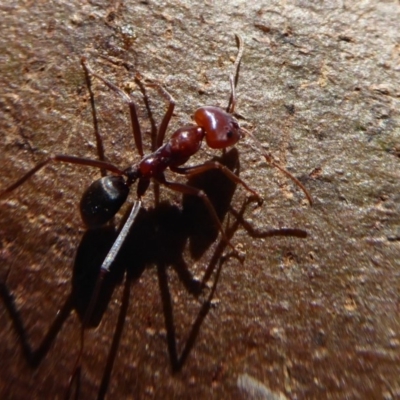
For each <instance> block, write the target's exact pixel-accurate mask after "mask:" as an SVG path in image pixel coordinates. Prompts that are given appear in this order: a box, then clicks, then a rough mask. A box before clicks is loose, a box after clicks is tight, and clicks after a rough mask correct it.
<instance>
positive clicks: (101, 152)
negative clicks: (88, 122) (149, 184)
mask: <svg viewBox="0 0 400 400" xmlns="http://www.w3.org/2000/svg"><path fill="white" fill-rule="evenodd" d="M81 65H82V68H83V72H84V73H85V80H86V86H87V88H88V92H89V97H90V105H91V108H92V118H93V128H94V136H95V138H96V147H97V155H98V157H99V160H101V161H105V155H104V146H103V139H102V138H101V136H100V132H99V123H98V121H97V111H96V105H95V102H94V94H93V91H92V81H91V79H90V74H89V70H88V69H87V66H86V64H85V63H84V61H83V60H81ZM106 175H107V173H106V170H104V169H102V170H101V176H102V177H104V176H106Z"/></svg>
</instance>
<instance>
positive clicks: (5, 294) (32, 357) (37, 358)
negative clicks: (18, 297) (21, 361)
mask: <svg viewBox="0 0 400 400" xmlns="http://www.w3.org/2000/svg"><path fill="white" fill-rule="evenodd" d="M0 297H1V298H2V300H3V303H4V306H5V308H6V310H7V312H8V314H9V316H10V318H11V321H12V324H13V326H14V330H15V332H16V334H17V337H18V340H19V342H20V345H21V348H22V353H23V355H24V358H25V359H26V361H27V363H28V364H29V366H30V367H32V368H37V367H38V366H39V364H40V363H41V361H42V360H43V359H44V357H45V356H46V355H47V353H48V351H49V350H50V347H51V345H52V344H53V342H54V339H55V338H56V337H57V335H58V332H59V331H60V330H61V328H62V326H63V324H64V322H65V321H66V320H67V318H68V317H69V315H70V314H71V311H72V309H73V304H74V302H73V295H72V294H70V295H69V296H68V298H67V300H66V301H65V303H64V305H63V306H62V308H61V309H60V310H59V312H58V313H57V315H56V317H55V319H54V321H53V323H52V324H51V325H50V327H49V329H48V331H47V333H46V335H45V336H44V338H43V340H42V342H41V343H40V345H39V346H38V348H37V349H36V350H33V349H32V346H31V345H30V343H29V338H28V333H27V330H26V328H25V326H24V323H23V321H22V318H21V315H20V313H19V311H18V310H17V307H16V305H15V302H14V296H13V295H12V294H11V292H10V291H9V289H8V287H7V286H6V285H5V284H4V283H2V282H1V283H0Z"/></svg>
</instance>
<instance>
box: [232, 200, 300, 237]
mask: <svg viewBox="0 0 400 400" xmlns="http://www.w3.org/2000/svg"><path fill="white" fill-rule="evenodd" d="M230 212H231V214H232V215H233V216H234V217H235V218H236V220H237V221H238V222H239V223H240V225H242V226H243V228H244V229H245V230H246V232H247V233H248V234H249V235H250V236H251V237H252V238H257V239H260V238H267V237H272V236H291V237H297V238H300V239H305V238H306V237H307V236H308V233H307V231H305V230H304V229H299V228H280V229H268V230H266V231H261V230H258V229H255V228H254V227H253V226H251V225H250V224H249V223H248V222H247V221H246V220H245V219H244V218H243V209H241V211H240V212H237V211H236V210H235V209H233V208H232V207H230Z"/></svg>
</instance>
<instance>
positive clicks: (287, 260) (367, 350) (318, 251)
mask: <svg viewBox="0 0 400 400" xmlns="http://www.w3.org/2000/svg"><path fill="white" fill-rule="evenodd" d="M5 3H6V2H2V4H1V6H0V10H1V18H0V19H1V27H2V40H1V41H0V46H1V48H0V54H1V61H2V62H1V66H0V69H1V74H0V113H1V116H0V131H1V135H0V149H1V150H0V162H1V177H0V184H1V186H0V187H2V188H4V187H6V186H7V185H8V184H10V183H12V182H14V181H15V180H16V179H17V178H18V177H20V176H21V174H23V173H24V171H27V170H28V169H29V168H31V167H32V166H33V165H34V164H35V163H37V162H38V161H40V160H42V159H44V158H45V157H46V155H48V154H52V153H56V152H58V153H66V154H73V155H79V156H85V157H96V146H95V139H94V137H93V125H92V119H91V112H90V103H89V98H88V94H87V89H86V86H85V81H84V75H83V72H82V69H81V67H80V57H81V56H82V55H85V56H86V57H87V58H88V59H89V61H90V63H91V65H92V66H93V68H94V69H95V70H96V71H98V72H99V73H101V74H103V75H104V76H107V77H108V78H109V79H110V80H112V81H113V82H114V83H116V84H117V85H119V86H120V87H122V88H125V89H127V90H128V89H129V88H131V89H132V90H133V96H134V98H135V99H136V100H137V101H138V104H139V105H140V106H139V114H140V120H141V121H142V124H143V130H144V132H145V136H146V137H148V133H149V132H151V125H150V122H149V118H148V110H147V109H146V108H145V107H144V105H143V101H142V97H141V92H140V91H139V90H138V88H137V87H136V86H135V84H134V79H133V77H134V74H135V72H136V71H139V72H140V73H142V74H144V75H146V76H149V77H152V78H154V79H157V80H159V81H161V82H162V83H163V84H164V85H165V87H167V88H168V90H169V91H170V92H171V94H172V95H173V96H174V98H175V99H176V100H177V108H176V112H175V115H174V118H173V121H172V123H171V129H170V131H172V130H173V128H174V127H175V128H176V127H179V126H181V125H182V124H184V123H187V122H188V121H190V115H191V114H192V113H193V111H194V110H195V109H196V108H197V107H198V106H201V105H225V104H226V101H227V98H228V94H229V83H228V79H227V76H228V74H229V73H230V72H231V71H232V61H233V60H234V57H235V54H236V46H235V40H234V33H240V34H241V35H242V36H243V39H244V41H245V43H246V50H245V56H244V59H243V62H242V68H241V74H240V79H239V86H238V107H237V111H238V113H240V115H241V117H242V120H241V123H242V124H243V125H244V126H246V127H247V128H249V129H250V128H251V129H255V130H254V132H255V134H256V135H257V136H258V137H259V139H260V140H261V141H262V143H263V145H265V147H266V148H267V149H268V151H270V152H271V153H272V154H274V156H275V158H277V159H279V160H280V162H281V163H282V164H283V165H285V166H286V168H288V169H289V170H290V171H292V172H293V173H294V174H295V175H296V176H297V177H298V178H299V179H300V180H301V181H302V182H303V183H304V185H305V186H306V187H307V188H308V189H309V191H310V192H311V193H312V195H313V197H314V200H315V205H314V207H312V208H310V207H309V206H307V204H306V202H305V201H304V196H303V195H302V193H301V192H300V191H299V190H298V189H297V188H296V187H295V186H293V184H292V183H291V182H290V181H288V180H287V179H286V178H285V177H284V176H282V175H281V174H279V173H278V172H277V171H273V170H271V169H270V168H268V166H267V165H266V163H265V162H264V161H263V160H262V158H261V157H260V156H258V155H257V153H256V152H254V151H253V150H252V148H251V147H250V146H249V143H250V142H246V143H241V144H239V145H238V146H237V149H238V154H235V153H234V152H233V153H230V155H231V157H232V159H233V164H234V165H235V163H236V166H237V163H238V161H240V167H241V171H240V176H241V177H242V178H243V179H245V180H246V181H247V182H248V183H249V185H250V186H251V187H254V188H256V189H257V190H258V191H259V192H260V193H261V194H262V195H263V197H264V199H265V202H264V204H263V205H262V206H261V207H257V206H256V205H255V204H254V203H250V204H249V205H247V207H245V208H244V212H243V218H244V220H245V223H241V224H235V222H236V219H235V218H234V216H232V213H231V212H228V209H227V204H230V205H231V207H232V208H233V209H234V210H236V211H238V212H239V210H241V208H242V206H243V205H244V204H245V200H246V193H245V192H244V191H243V190H242V189H241V188H239V187H238V188H236V190H235V191H234V192H233V188H232V187H231V186H230V185H229V184H228V185H226V182H223V180H222V181H217V179H219V177H218V176H211V177H206V178H204V179H205V181H206V182H207V181H210V180H212V181H213V182H216V183H215V185H214V187H213V185H212V184H211V185H210V187H209V190H210V193H211V195H213V194H214V197H216V200H215V201H216V203H217V204H216V205H217V206H218V207H220V212H221V214H224V213H225V214H226V216H225V223H227V222H228V223H229V224H230V225H232V226H233V228H232V234H233V237H232V242H233V243H234V244H235V245H236V246H237V247H238V248H241V249H242V250H244V251H245V252H246V258H245V260H244V262H243V264H240V262H239V261H237V260H236V259H234V258H229V259H228V260H227V261H226V262H225V263H224V264H223V267H222V272H221V276H220V279H219V282H218V287H217V291H216V294H215V296H214V299H213V304H214V306H213V307H212V308H211V310H210V311H209V312H208V314H207V315H206V317H205V318H204V320H203V321H202V323H201V324H199V325H200V330H199V334H198V336H196V337H195V340H194V345H193V347H192V348H191V351H190V352H189V355H188V357H187V359H186V361H185V362H184V364H183V366H182V369H181V370H180V371H179V372H176V373H172V372H171V369H172V368H171V364H172V363H173V362H174V360H173V358H174V356H173V354H174V352H173V345H172V344H171V341H169V343H170V346H169V347H168V346H167V342H168V337H171V336H168V334H167V330H166V328H165V323H164V320H165V319H167V320H168V321H169V324H170V326H171V316H173V326H174V329H175V341H176V347H177V352H178V354H180V353H181V352H182V351H183V349H184V346H185V342H186V341H187V339H188V337H190V332H191V329H192V326H193V323H194V321H195V320H196V317H197V314H198V312H199V310H200V307H201V304H202V302H203V301H205V300H206V298H207V296H208V294H209V293H210V289H209V290H208V291H205V292H204V293H203V294H202V295H201V296H200V297H199V298H196V297H195V296H194V295H193V294H191V293H190V292H189V289H190V288H191V286H190V285H189V283H190V279H191V277H192V276H197V277H200V278H201V276H202V274H203V272H204V271H205V269H206V268H207V266H208V265H212V263H213V255H215V254H216V256H215V257H216V258H217V259H218V256H219V255H220V253H219V252H218V246H217V241H218V239H217V233H216V232H214V231H212V230H211V231H210V229H209V228H207V227H206V226H204V224H201V223H200V222H201V221H200V222H199V220H196V219H193V214H196V207H197V205H196V202H194V203H193V202H191V201H190V199H184V202H183V212H182V211H181V210H182V199H181V196H179V195H177V194H171V193H170V192H168V191H167V190H162V192H161V199H162V200H165V201H166V203H165V204H166V205H164V206H157V207H156V209H155V210H154V211H152V210H151V209H152V207H153V206H154V200H153V196H152V193H151V191H149V194H148V195H147V196H146V200H145V207H146V208H147V209H148V210H149V211H148V212H144V211H143V212H142V214H141V218H140V219H139V220H138V224H137V227H136V231H135V232H134V233H133V234H132V237H131V238H130V240H129V243H128V245H129V246H130V247H131V249H130V250H126V252H124V254H122V255H121V261H120V264H121V271H119V273H120V274H119V276H117V275H118V274H117V273H116V274H115V275H116V276H115V280H114V281H112V282H111V286H110V289H111V290H110V293H109V297H107V296H104V300H105V301H104V307H103V308H106V311H105V312H104V313H103V314H102V313H101V310H99V312H98V314H99V315H98V317H99V319H100V318H101V322H100V324H99V326H98V328H97V329H89V330H87V332H86V335H85V338H86V342H85V348H84V356H83V365H82V372H81V385H80V388H79V389H78V397H79V398H82V399H84V398H94V397H96V396H99V397H102V396H103V395H104V394H105V393H107V396H108V397H109V398H158V399H159V398H285V397H286V398H308V399H311V398H318V399H321V398H330V399H334V398H336V399H339V398H375V399H392V398H393V399H394V398H399V397H400V378H399V376H400V336H399V332H400V319H399V316H398V315H399V305H400V297H399V296H400V295H399V293H400V272H399V271H400V269H399V268H400V261H399V260H400V222H399V221H400V195H399V193H400V172H399V171H400V168H399V164H400V159H399V152H400V123H399V121H400V118H399V105H400V89H399V74H400V33H399V30H398V21H399V20H400V5H399V2H398V1H365V2H360V3H359V4H358V2H356V3H357V4H353V2H345V1H331V2H322V3H321V2H305V1H297V2H292V1H287V2H282V1H272V2H268V5H265V6H262V5H252V4H250V3H251V2H245V1H239V0H236V1H229V2H225V1H213V2H211V1H210V2H205V3H204V4H200V3H199V4H197V3H196V4H195V5H192V4H191V2H190V1H173V2H169V3H171V4H167V2H161V1H143V2H135V1H119V2H118V1H115V2H107V1H101V0H99V1H89V2H87V3H83V2H80V1H69V2H63V1H54V2H51V3H50V2H48V3H47V2H23V1H20V2H7V5H5ZM254 3H255V2H254ZM93 86H94V92H95V97H96V104H97V107H98V113H99V124H100V129H101V133H102V135H103V137H104V142H105V149H106V156H107V158H108V159H109V160H111V161H112V162H115V163H116V164H118V165H120V166H122V167H125V166H127V165H128V164H130V163H132V162H134V161H135V160H137V159H138V157H137V154H136V153H135V150H134V146H133V140H132V135H131V131H130V127H129V121H128V118H127V116H128V112H127V109H126V107H125V106H124V105H123V104H121V102H120V101H119V99H118V98H116V97H115V96H114V95H113V94H112V93H110V91H109V90H108V89H107V88H105V87H104V85H103V84H101V83H99V82H98V81H95V82H94V85H93ZM148 96H149V99H150V107H149V108H150V109H151V111H152V112H153V114H154V120H155V121H160V118H161V117H162V114H163V112H164V110H165V102H164V101H163V100H162V98H160V95H159V93H158V92H157V91H156V90H151V89H150V90H148ZM145 142H146V143H148V141H147V139H146V140H145ZM212 156H213V152H211V151H210V150H206V151H205V152H203V153H202V154H201V155H200V156H199V157H198V158H197V160H196V161H197V162H199V161H200V160H205V159H209V158H210V157H212ZM236 156H237V157H236ZM97 176H99V173H98V171H96V170H91V169H88V168H84V167H75V166H68V165H51V166H49V167H47V168H46V169H45V171H43V172H41V173H39V174H38V175H37V176H35V178H34V179H32V180H31V181H29V182H27V183H26V184H24V185H23V186H22V187H21V188H19V189H18V190H16V191H15V192H14V193H12V195H11V196H10V197H9V198H8V199H6V200H4V201H2V202H1V206H0V246H1V247H0V262H1V264H0V273H1V276H0V279H1V282H2V284H1V300H2V301H1V302H0V338H1V340H0V359H1V366H0V369H1V373H0V379H1V381H0V397H1V398H9V399H20V398H28V397H29V398H63V397H64V396H65V393H66V388H67V386H68V380H69V377H70V374H71V372H72V370H73V365H74V362H75V359H76V356H77V353H78V351H79V332H80V321H79V319H78V317H77V314H76V312H75V311H73V310H72V308H73V304H72V300H71V299H73V298H74V296H71V295H70V293H71V281H72V280H73V276H75V277H76V276H79V272H80V269H79V266H83V267H87V265H88V264H89V261H86V258H85V255H83V256H82V260H83V261H78V262H76V263H75V264H76V266H75V268H74V259H75V254H76V251H77V248H78V246H79V244H80V242H81V241H82V238H83V235H84V228H83V226H82V223H81V220H80V217H79V212H78V204H79V198H80V194H81V193H82V191H83V189H84V188H85V187H86V186H87V185H88V184H89V183H90V182H91V181H92V180H93V179H94V178H95V177H97ZM218 198H220V199H221V198H222V200H226V201H227V203H224V202H223V201H220V203H221V204H220V203H218ZM193 207H194V210H195V211H193ZM197 210H198V209H197ZM200 212H201V211H198V213H200ZM202 215H203V214H202ZM206 218H207V216H206V215H205V216H204V218H203V217H202V218H200V219H206ZM196 221H197V222H196ZM197 225H199V226H200V227H199V228H198V229H197V230H196V229H194V227H196V226H197ZM188 226H189V227H192V228H193V229H191V230H190V229H188V228H187V227H188ZM281 227H289V228H300V229H305V230H306V231H307V232H308V238H307V239H298V238H288V237H268V229H272V228H273V229H277V228H281ZM88 236H90V235H88V234H86V235H85V237H86V238H87V237H88ZM112 237H113V233H112V232H111V233H110V232H100V234H99V236H98V237H97V238H95V239H94V242H92V241H90V240H89V246H88V249H89V250H88V251H89V255H88V256H87V257H88V259H90V260H93V259H95V258H96V257H98V258H99V260H101V259H102V257H104V256H103V253H104V248H105V247H106V244H104V243H103V241H104V242H105V243H107V240H112ZM110 238H111V239H110ZM89 239H90V238H89ZM207 239H209V240H207ZM93 243H94V244H93ZM147 248H149V249H151V251H147V250H146V249H147ZM138 249H139V250H140V251H139V250H138ZM83 253H84V252H83V251H82V252H81V255H82V254H83ZM79 260H80V259H79ZM144 267H146V268H145V269H144V270H143V268H144ZM167 267H168V268H167ZM171 267H172V268H171ZM125 270H127V271H128V272H129V273H128V276H129V277H130V278H129V279H128V281H127V282H128V284H125V291H124V283H123V282H125V281H124V279H123V272H124V271H125ZM117 272H118V271H117ZM7 274H8V275H7ZM137 276H139V278H138V279H137ZM6 277H7V279H6ZM185 277H186V278H185ZM214 278H215V274H214V275H213V276H212V277H211V279H210V285H211V284H212V282H213V279H214ZM185 279H186V280H185ZM77 281H79V279H77ZM74 282H76V280H74ZM160 282H161V283H160ZM183 282H189V283H187V284H186V285H184V284H183ZM115 283H116V284H115ZM166 283H167V284H168V285H169V290H166V286H167V285H166ZM114 284H115V285H114ZM114 286H115V287H114ZM75 288H76V285H75ZM113 288H114V292H113V293H112V289H113ZM128 289H130V293H128ZM161 294H162V295H161ZM124 296H125V297H124ZM83 297H85V296H84V295H83ZM126 299H129V304H128V302H127V301H125V300H126ZM121 304H123V305H125V306H126V307H127V310H126V315H125V314H123V312H124V308H121ZM169 305H170V306H171V307H170V306H169ZM77 308H78V309H79V307H77ZM171 309H172V313H170V311H171ZM60 310H62V311H61V312H59V311H60ZM121 310H122V314H120V313H121ZM119 315H122V316H121V318H120V319H121V321H122V322H124V326H123V329H122V330H121V329H119V328H118V329H117V334H116V333H115V332H116V327H118V325H117V320H118V317H119ZM64 317H65V318H64ZM196 328H197V325H195V327H194V330H193V331H196ZM118 331H119V332H120V333H121V340H120V342H119V343H116V346H115V347H116V349H117V351H116V352H114V353H113V354H114V356H115V357H114V359H115V360H114V363H113V364H112V363H111V362H110V361H108V362H107V357H109V352H110V349H111V343H112V342H113V340H114V341H116V340H117V339H118ZM170 334H171V332H170ZM192 337H194V336H193V335H192ZM21 344H23V345H21ZM171 355H172V356H171ZM175 361H176V360H175ZM30 364H31V365H30ZM274 396H275V397H274Z"/></svg>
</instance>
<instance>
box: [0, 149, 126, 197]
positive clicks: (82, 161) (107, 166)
mask: <svg viewBox="0 0 400 400" xmlns="http://www.w3.org/2000/svg"><path fill="white" fill-rule="evenodd" d="M51 162H63V163H69V164H77V165H87V166H89V167H95V168H100V169H104V170H107V171H110V172H113V173H114V174H117V175H124V171H122V170H120V169H119V168H117V167H116V166H115V165H114V164H111V163H108V162H105V161H99V160H92V159H90V158H81V157H74V156H68V155H64V154H56V155H54V156H51V157H49V158H48V159H47V160H44V161H42V162H41V163H39V164H37V165H36V166H35V167H33V168H32V169H31V170H30V171H28V172H27V173H26V174H25V175H24V176H23V177H22V178H20V179H19V180H18V181H17V182H15V183H13V184H12V185H10V186H9V187H8V188H6V189H4V190H3V191H1V192H0V199H1V198H3V197H6V196H7V195H8V194H9V193H11V192H12V191H13V190H15V189H16V188H18V187H19V186H21V185H22V184H23V183H25V182H26V181H27V180H28V179H29V178H30V177H31V176H33V175H34V174H36V172H38V171H40V170H41V169H42V168H43V167H45V166H46V165H47V164H50V163H51Z"/></svg>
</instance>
